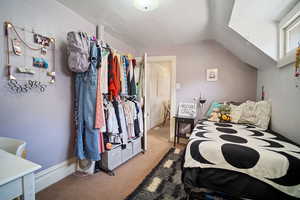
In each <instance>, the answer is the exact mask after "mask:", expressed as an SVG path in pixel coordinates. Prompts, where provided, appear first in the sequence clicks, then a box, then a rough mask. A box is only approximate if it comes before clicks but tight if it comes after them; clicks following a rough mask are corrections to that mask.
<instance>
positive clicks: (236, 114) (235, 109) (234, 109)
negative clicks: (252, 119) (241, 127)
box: [230, 104, 243, 123]
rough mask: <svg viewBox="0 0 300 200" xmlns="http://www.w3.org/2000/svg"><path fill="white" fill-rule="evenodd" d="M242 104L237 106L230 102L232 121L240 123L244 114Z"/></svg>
mask: <svg viewBox="0 0 300 200" xmlns="http://www.w3.org/2000/svg"><path fill="white" fill-rule="evenodd" d="M242 112H243V109H242V106H241V105H240V106H236V105H233V104H230V117H231V122H233V123H238V122H239V120H240V118H241V116H242Z"/></svg>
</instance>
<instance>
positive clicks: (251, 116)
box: [239, 101, 256, 124]
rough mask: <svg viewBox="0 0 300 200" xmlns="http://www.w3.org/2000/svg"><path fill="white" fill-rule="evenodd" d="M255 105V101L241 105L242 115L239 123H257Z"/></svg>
mask: <svg viewBox="0 0 300 200" xmlns="http://www.w3.org/2000/svg"><path fill="white" fill-rule="evenodd" d="M255 104H256V103H255V102H254V101H246V102H245V103H243V104H242V105H241V107H242V115H241V117H240V119H239V123H249V124H255V123H256V114H255Z"/></svg>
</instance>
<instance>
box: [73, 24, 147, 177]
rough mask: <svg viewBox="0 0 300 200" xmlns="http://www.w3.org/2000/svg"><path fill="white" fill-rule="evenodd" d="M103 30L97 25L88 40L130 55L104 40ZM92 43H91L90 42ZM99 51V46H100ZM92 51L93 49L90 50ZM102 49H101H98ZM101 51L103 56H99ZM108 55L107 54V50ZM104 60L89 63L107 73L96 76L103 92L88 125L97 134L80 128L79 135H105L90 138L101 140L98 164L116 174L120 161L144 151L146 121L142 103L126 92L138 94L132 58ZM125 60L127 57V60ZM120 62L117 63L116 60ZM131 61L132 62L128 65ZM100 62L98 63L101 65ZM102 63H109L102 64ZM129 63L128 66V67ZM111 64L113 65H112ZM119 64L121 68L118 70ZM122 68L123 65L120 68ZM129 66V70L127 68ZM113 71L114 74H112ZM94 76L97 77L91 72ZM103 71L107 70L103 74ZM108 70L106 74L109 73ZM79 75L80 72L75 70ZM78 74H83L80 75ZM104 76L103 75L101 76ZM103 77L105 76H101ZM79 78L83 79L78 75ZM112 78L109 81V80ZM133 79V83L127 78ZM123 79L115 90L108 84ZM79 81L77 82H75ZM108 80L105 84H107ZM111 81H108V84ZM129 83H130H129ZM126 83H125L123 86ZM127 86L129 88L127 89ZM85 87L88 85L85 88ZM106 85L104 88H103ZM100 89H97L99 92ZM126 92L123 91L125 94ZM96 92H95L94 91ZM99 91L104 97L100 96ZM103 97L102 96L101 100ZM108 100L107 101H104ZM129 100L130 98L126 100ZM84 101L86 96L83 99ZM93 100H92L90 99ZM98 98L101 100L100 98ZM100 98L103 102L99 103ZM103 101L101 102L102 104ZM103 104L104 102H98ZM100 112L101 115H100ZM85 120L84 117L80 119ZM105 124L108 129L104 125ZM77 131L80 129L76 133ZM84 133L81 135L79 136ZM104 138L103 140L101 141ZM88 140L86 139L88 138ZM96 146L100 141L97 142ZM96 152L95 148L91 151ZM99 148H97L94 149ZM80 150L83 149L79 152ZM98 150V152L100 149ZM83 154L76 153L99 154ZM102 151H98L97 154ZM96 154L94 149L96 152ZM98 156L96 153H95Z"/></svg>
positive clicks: (101, 46)
mask: <svg viewBox="0 0 300 200" xmlns="http://www.w3.org/2000/svg"><path fill="white" fill-rule="evenodd" d="M103 30H104V28H103V27H101V34H100V35H101V36H100V37H99V26H97V29H96V37H87V39H88V40H90V41H91V42H97V44H96V45H97V48H99V46H100V48H103V49H105V50H109V51H108V53H111V54H112V56H113V57H115V56H116V55H114V53H115V52H117V53H118V54H120V56H127V57H128V56H129V54H123V53H121V52H120V51H118V50H116V49H113V48H112V47H111V46H110V45H109V44H107V43H105V42H104V39H103ZM92 44H93V48H95V43H92ZM91 46H92V45H91ZM97 51H98V50H97ZM91 52H92V51H91ZM98 52H99V51H98ZM97 55H98V57H100V56H104V55H103V54H97ZM99 55H100V56H99ZM105 56H107V55H106V54H105ZM100 58H101V61H103V63H105V64H104V65H101V67H99V68H98V67H97V66H95V64H94V65H92V63H91V64H90V65H91V66H93V69H94V68H97V70H101V69H104V73H100V74H101V75H100V76H97V79H98V81H100V82H102V81H103V82H102V83H101V84H100V85H101V86H100V87H101V88H100V90H99V91H100V92H101V93H97V94H96V97H97V99H96V103H93V104H95V110H96V112H95V114H94V115H92V116H94V117H95V122H93V123H92V124H94V125H89V126H90V128H88V129H87V130H88V131H91V132H93V133H94V134H84V133H85V131H86V129H84V130H82V131H79V136H80V135H83V137H86V135H98V134H99V138H102V139H96V140H93V139H92V138H91V140H89V141H98V142H99V144H100V145H99V153H100V155H101V160H99V161H97V163H96V166H99V168H100V169H102V170H104V171H106V172H108V173H109V174H110V175H114V172H113V170H114V169H115V168H117V167H118V166H120V165H121V164H123V163H125V162H126V161H128V160H129V159H131V158H132V157H134V156H135V155H137V154H139V153H141V152H142V137H143V134H144V128H143V127H144V125H143V121H144V119H143V116H144V115H143V109H142V107H141V104H140V103H139V102H138V101H137V95H127V94H124V93H127V91H128V93H129V94H137V93H136V92H132V91H136V89H134V90H129V88H131V84H133V83H134V84H133V86H132V87H133V88H136V82H134V81H133V80H134V79H128V74H127V73H125V72H128V71H129V70H130V74H133V77H134V68H133V67H132V65H133V64H132V63H130V62H133V61H131V60H130V59H129V58H126V59H127V61H126V65H125V64H124V63H123V59H121V63H120V62H114V63H113V64H111V59H110V58H108V57H100ZM104 58H105V59H108V60H102V59H104ZM113 59H115V58H113ZM124 62H125V61H124ZM116 63H118V64H116ZM128 63H129V66H131V67H128ZM98 66H99V65H98ZM103 66H106V67H104V68H103ZM112 66H113V67H114V68H115V70H114V71H113V70H110V69H112ZM125 66H126V67H125ZM110 67H111V68H110ZM116 68H118V70H116ZM120 68H121V69H120ZM97 70H96V72H95V70H91V72H92V73H94V74H96V73H98V71H97ZM121 70H123V71H121ZM126 70H128V71H126ZM109 73H111V74H109ZM116 73H120V74H119V76H114V75H115V74H116ZM89 74H90V76H91V77H94V76H93V75H92V74H91V73H88V75H89ZM103 74H105V75H104V76H103ZM106 74H107V75H106ZM76 75H77V74H76ZM79 75H80V74H78V77H79V78H82V77H81V76H79ZM102 76H103V77H102ZM110 77H120V80H118V79H119V78H118V79H116V78H114V80H113V81H114V83H111V82H110V81H111V80H110V79H109V78H110ZM101 78H103V79H101ZM79 80H80V79H79ZM108 80H109V81H108ZM128 80H130V81H131V82H132V81H133V83H131V82H130V83H129V82H127V81H128ZM118 81H119V82H120V83H121V84H120V85H118V89H116V90H114V91H113V90H112V89H110V87H111V86H110V85H109V84H116V82H118ZM75 84H76V82H75ZM104 84H106V85H104ZM107 84H108V85H107ZM127 84H128V85H127ZM79 85H80V84H79ZM123 86H124V87H123ZM124 88H127V89H128V90H127V89H124ZM84 89H85V88H84ZM102 89H103V90H102ZM97 91H98V89H97V90H96V92H97ZM122 92H123V94H122ZM93 95H94V94H93ZM99 95H100V96H101V95H102V97H103V98H99ZM101 99H102V100H101ZM113 99H121V100H125V101H113ZM103 100H105V101H103ZM126 100H128V101H126ZM82 101H83V102H84V101H86V100H82ZM91 101H93V100H90V102H91ZM97 101H98V102H97ZM100 102H101V103H100ZM99 103H100V104H99ZM98 105H103V106H98ZM103 114H104V116H105V123H103V119H104V118H103ZM99 116H100V117H99ZM80 122H82V121H80ZM104 127H105V129H106V130H105V129H104ZM77 134H78V133H77ZM80 137H81V136H80ZM100 140H101V141H100ZM85 141H86V140H85ZM77 145H79V147H80V148H81V151H83V152H86V151H87V152H88V153H89V150H86V149H85V148H84V147H81V144H77ZM107 145H108V146H107ZM94 146H97V145H94ZM91 152H93V151H91ZM94 152H97V151H94ZM80 153H81V152H80ZM97 153H98V152H97ZM81 155H82V154H78V153H77V155H76V156H77V157H79V158H80V159H82V158H81V157H83V158H85V159H91V160H98V159H99V158H93V157H91V156H89V155H88V154H86V155H87V156H81ZM98 155H99V154H97V156H98ZM93 156H95V153H94V154H93ZM95 157H96V156H95Z"/></svg>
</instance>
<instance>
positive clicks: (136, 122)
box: [133, 101, 141, 137]
mask: <svg viewBox="0 0 300 200" xmlns="http://www.w3.org/2000/svg"><path fill="white" fill-rule="evenodd" d="M133 103H134V105H135V110H136V115H137V116H138V114H139V108H138V105H137V103H136V102H135V101H133ZM140 133H141V128H140V123H139V118H138V117H137V118H136V119H135V120H134V134H135V136H136V137H139V136H140Z"/></svg>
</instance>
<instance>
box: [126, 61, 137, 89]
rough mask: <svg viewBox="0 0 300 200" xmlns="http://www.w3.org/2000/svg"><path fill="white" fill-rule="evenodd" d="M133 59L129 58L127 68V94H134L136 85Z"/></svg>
mask: <svg viewBox="0 0 300 200" xmlns="http://www.w3.org/2000/svg"><path fill="white" fill-rule="evenodd" d="M132 61H133V60H129V66H128V68H127V87H128V95H136V85H135V78H134V66H133V62H132Z"/></svg>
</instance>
